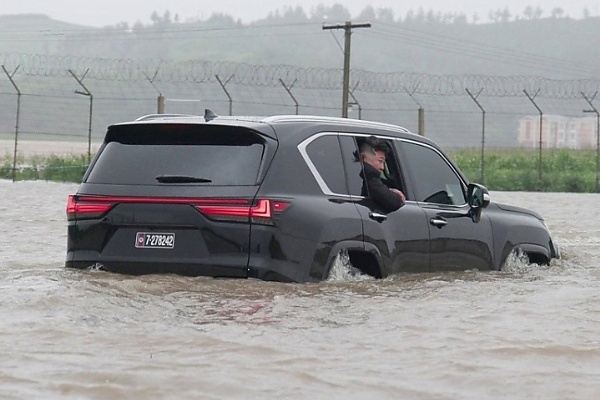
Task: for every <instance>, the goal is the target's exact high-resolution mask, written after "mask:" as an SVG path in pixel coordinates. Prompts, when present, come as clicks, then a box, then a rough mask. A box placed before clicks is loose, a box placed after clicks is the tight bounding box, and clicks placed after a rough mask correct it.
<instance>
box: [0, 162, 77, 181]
mask: <svg viewBox="0 0 600 400" xmlns="http://www.w3.org/2000/svg"><path fill="white" fill-rule="evenodd" d="M12 161H13V160H12V157H10V156H7V157H4V159H3V162H2V165H1V166H0V179H12V178H13V165H12ZM87 167H88V162H87V155H70V156H60V157H59V156H56V155H51V156H48V157H44V156H33V157H30V158H28V159H25V158H24V157H22V156H20V157H17V167H16V170H15V180H17V181H26V180H45V181H57V182H75V183H78V182H81V179H82V178H83V175H84V174H85V171H86V170H87Z"/></svg>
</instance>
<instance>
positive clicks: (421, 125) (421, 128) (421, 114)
mask: <svg viewBox="0 0 600 400" xmlns="http://www.w3.org/2000/svg"><path fill="white" fill-rule="evenodd" d="M417 87H419V84H418V83H417V85H416V86H415V88H414V89H413V90H412V92H410V91H409V90H408V89H407V88H404V90H405V91H406V93H407V94H408V95H409V96H410V98H411V99H412V101H414V102H415V103H416V104H417V105H418V106H419V110H418V111H417V118H418V128H417V133H418V134H419V135H420V136H425V109H424V108H423V106H422V105H421V103H419V102H418V101H417V99H416V98H415V96H414V94H415V92H416V91H417Z"/></svg>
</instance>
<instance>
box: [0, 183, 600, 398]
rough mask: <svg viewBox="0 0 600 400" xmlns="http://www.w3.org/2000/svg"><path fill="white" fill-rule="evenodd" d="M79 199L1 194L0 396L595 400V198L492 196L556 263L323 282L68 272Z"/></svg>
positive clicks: (41, 192) (55, 192)
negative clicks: (528, 221) (544, 236)
mask: <svg viewBox="0 0 600 400" xmlns="http://www.w3.org/2000/svg"><path fill="white" fill-rule="evenodd" d="M75 189H76V185H73V184H60V183H48V182H17V183H12V182H7V181H0V215H1V221H2V222H1V224H2V230H1V236H0V286H1V288H0V291H1V294H0V296H1V297H0V301H1V307H0V398H1V399H58V398H60V399H62V398H71V399H111V400H112V399H284V398H285V399H367V398H368V399H598V398H600V290H599V289H600V270H599V269H598V267H599V264H600V215H599V214H600V213H598V211H599V206H598V204H600V196H599V195H595V194H564V193H506V192H503V193H496V192H492V199H493V200H497V201H502V202H507V203H510V204H514V205H520V206H526V207H530V208H533V209H535V210H537V211H539V212H541V213H542V215H544V217H545V218H546V221H547V224H548V226H549V227H550V229H551V231H552V232H553V234H554V236H555V240H556V241H557V242H558V244H559V246H560V247H561V251H562V255H563V259H561V260H559V261H554V262H552V264H551V265H550V266H547V267H537V266H536V267H533V266H528V265H525V264H523V263H520V262H519V261H518V260H514V261H513V262H511V264H510V265H509V266H508V268H507V270H506V271H504V272H477V271H466V272H460V273H443V274H417V275H400V276H395V277H393V278H391V279H386V280H372V279H365V278H362V279H361V278H351V277H349V275H348V274H345V273H344V267H343V266H340V268H338V270H337V277H336V278H335V279H334V280H332V281H329V282H324V283H320V284H280V283H266V282H260V281H236V280H211V279H204V278H186V277H178V276H143V277H131V276H123V275H117V274H110V273H106V272H100V271H80V270H65V269H64V268H63V263H64V257H65V244H66V219H65V205H66V196H67V195H68V194H70V193H73V192H74V191H75Z"/></svg>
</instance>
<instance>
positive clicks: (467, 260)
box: [398, 140, 494, 271]
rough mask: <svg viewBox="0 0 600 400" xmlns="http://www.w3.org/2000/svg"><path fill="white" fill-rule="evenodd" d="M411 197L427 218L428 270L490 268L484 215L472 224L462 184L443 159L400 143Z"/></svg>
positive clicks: (423, 148)
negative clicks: (429, 256) (428, 234)
mask: <svg viewBox="0 0 600 400" xmlns="http://www.w3.org/2000/svg"><path fill="white" fill-rule="evenodd" d="M398 144H399V145H400V147H401V154H402V160H403V161H404V163H403V165H404V166H405V167H406V168H407V170H408V171H407V172H409V174H408V175H409V179H410V186H411V189H412V194H411V195H412V196H414V199H415V200H416V202H417V204H418V205H419V206H420V207H421V208H422V210H423V211H424V212H425V214H426V215H427V221H428V224H429V232H430V238H431V242H430V254H431V258H430V263H431V265H430V269H431V270H432V271H447V270H468V269H490V268H493V265H494V264H493V254H494V252H493V240H492V229H491V224H490V221H489V219H488V218H487V217H485V215H484V216H483V217H482V218H481V220H479V221H478V222H475V221H474V220H473V218H471V215H470V213H469V206H468V205H467V197H466V184H465V183H464V182H463V180H462V179H461V178H460V176H459V175H458V174H457V172H456V171H455V169H454V167H453V166H452V164H451V163H450V162H449V161H448V159H447V158H446V156H445V155H444V154H442V153H441V152H440V151H438V150H437V149H435V148H434V147H432V146H429V145H427V144H424V143H420V142H416V141H415V142H413V141H405V140H404V141H401V142H398Z"/></svg>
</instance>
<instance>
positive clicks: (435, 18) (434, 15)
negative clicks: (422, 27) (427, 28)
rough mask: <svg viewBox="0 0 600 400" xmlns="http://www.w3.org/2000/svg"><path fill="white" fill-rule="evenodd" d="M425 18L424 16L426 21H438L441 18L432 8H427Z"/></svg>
mask: <svg viewBox="0 0 600 400" xmlns="http://www.w3.org/2000/svg"><path fill="white" fill-rule="evenodd" d="M425 18H426V21H427V22H429V23H435V22H440V19H441V18H440V14H439V13H436V12H435V11H433V10H432V9H429V11H427V16H426V17H425Z"/></svg>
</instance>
